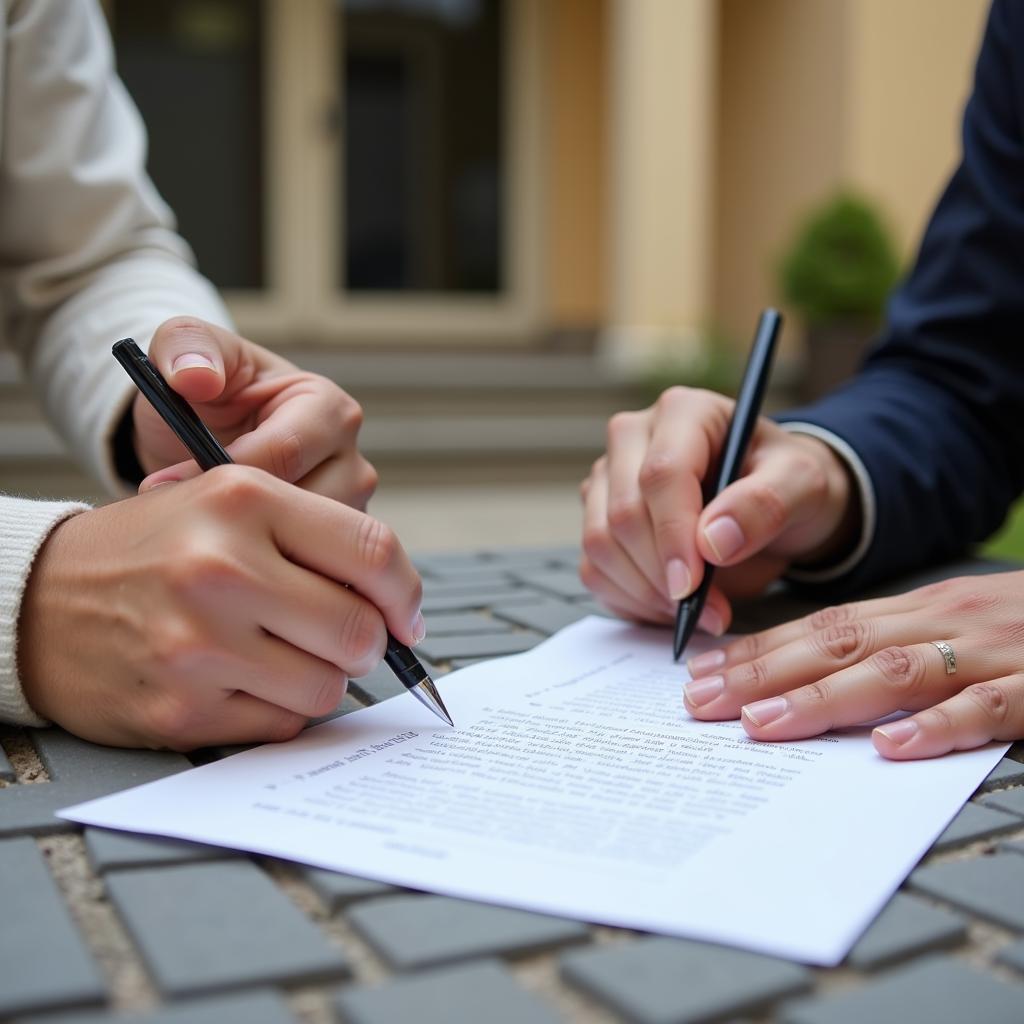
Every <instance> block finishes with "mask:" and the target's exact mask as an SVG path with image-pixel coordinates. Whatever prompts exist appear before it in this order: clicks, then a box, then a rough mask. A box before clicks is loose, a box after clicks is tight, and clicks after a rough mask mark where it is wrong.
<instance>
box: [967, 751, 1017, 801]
mask: <svg viewBox="0 0 1024 1024" xmlns="http://www.w3.org/2000/svg"><path fill="white" fill-rule="evenodd" d="M1020 785H1024V764H1021V762H1020V761H1014V760H1013V758H1012V757H1004V758H1003V759H1002V760H1001V761H1000V762H999V764H997V765H996V766H995V768H993V769H992V771H990V772H989V773H988V776H987V777H986V778H985V781H984V782H983V783H982V784H981V785H980V786H979V787H978V792H979V793H987V792H988V791H989V790H992V789H996V788H998V787H1000V786H1020Z"/></svg>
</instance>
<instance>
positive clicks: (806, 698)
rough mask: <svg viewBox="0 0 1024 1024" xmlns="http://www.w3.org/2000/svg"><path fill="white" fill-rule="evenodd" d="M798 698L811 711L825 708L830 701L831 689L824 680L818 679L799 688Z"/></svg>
mask: <svg viewBox="0 0 1024 1024" xmlns="http://www.w3.org/2000/svg"><path fill="white" fill-rule="evenodd" d="M800 696H801V697H802V698H803V702H804V704H806V705H808V706H809V707H810V708H811V709H812V713H813V710H821V709H824V708H827V707H828V705H829V703H830V701H831V700H832V687H831V686H830V685H829V684H828V682H827V680H825V679H818V680H816V681H815V682H813V683H807V684H806V685H805V686H801V687H800Z"/></svg>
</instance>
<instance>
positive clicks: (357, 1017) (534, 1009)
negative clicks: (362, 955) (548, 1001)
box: [335, 960, 560, 1024]
mask: <svg viewBox="0 0 1024 1024" xmlns="http://www.w3.org/2000/svg"><path fill="white" fill-rule="evenodd" d="M335 1006H336V1007H337V1010H338V1015H339V1018H340V1019H341V1020H342V1021H343V1022H344V1024H400V1022H407V1024H471V1022H472V1024H481V1022H486V1024H557V1022H558V1021H559V1019H560V1018H559V1017H557V1016H556V1015H555V1013H554V1012H553V1011H552V1010H551V1009H549V1008H548V1006H547V1005H545V1004H544V1003H542V1002H541V1001H540V999H538V998H537V996H535V995H533V994H532V993H530V992H527V991H526V989H524V988H523V987H522V986H521V985H520V984H519V983H518V982H517V981H516V979H515V978H514V977H513V976H512V974H511V972H510V971H508V970H507V969H506V968H505V967H504V966H503V965H501V964H499V963H493V962H490V961H486V960H485V961H481V962H478V963H473V964H462V965H460V966H458V967H446V968H443V969H440V970H433V971H423V972H421V973H418V974H415V975H412V976H409V977H404V978H398V979H396V980H391V981H388V982H386V983H385V984H383V985H380V986H378V987H375V988H365V987H360V988H350V989H345V990H343V991H342V992H340V993H339V994H338V997H337V999H336V1000H335Z"/></svg>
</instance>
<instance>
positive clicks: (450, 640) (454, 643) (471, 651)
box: [417, 630, 544, 661]
mask: <svg viewBox="0 0 1024 1024" xmlns="http://www.w3.org/2000/svg"><path fill="white" fill-rule="evenodd" d="M543 639H544V637H543V636H542V635H541V634H540V633H534V632H533V631H532V630H529V631H526V632H521V633H477V634H475V635H471V636H441V637H436V638H434V637H431V636H428V637H427V638H426V640H424V641H423V643H421V644H420V645H419V647H418V648H417V651H422V652H423V653H424V654H425V655H426V656H427V657H428V658H429V659H430V660H431V661H448V660H449V659H451V658H496V657H499V656H500V655H502V654H519V653H520V652H521V651H528V650H529V649H530V648H531V647H536V646H537V644H539V643H540V642H541V640H543Z"/></svg>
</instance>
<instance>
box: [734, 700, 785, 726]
mask: <svg viewBox="0 0 1024 1024" xmlns="http://www.w3.org/2000/svg"><path fill="white" fill-rule="evenodd" d="M788 710H789V701H788V700H786V698H785V697H769V698H768V700H758V701H755V702H754V703H753V704H747V705H745V706H744V708H743V712H742V713H743V714H744V715H746V717H747V718H749V719H750V721H751V722H752V723H753V724H754V725H756V726H758V727H760V726H763V725H771V723H772V722H774V721H775V720H776V719H779V718H781V717H782V716H783V715H784V714H785V713H786V712H787V711H788Z"/></svg>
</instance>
